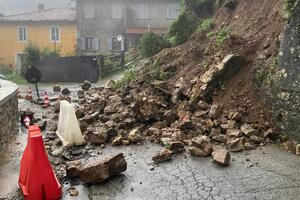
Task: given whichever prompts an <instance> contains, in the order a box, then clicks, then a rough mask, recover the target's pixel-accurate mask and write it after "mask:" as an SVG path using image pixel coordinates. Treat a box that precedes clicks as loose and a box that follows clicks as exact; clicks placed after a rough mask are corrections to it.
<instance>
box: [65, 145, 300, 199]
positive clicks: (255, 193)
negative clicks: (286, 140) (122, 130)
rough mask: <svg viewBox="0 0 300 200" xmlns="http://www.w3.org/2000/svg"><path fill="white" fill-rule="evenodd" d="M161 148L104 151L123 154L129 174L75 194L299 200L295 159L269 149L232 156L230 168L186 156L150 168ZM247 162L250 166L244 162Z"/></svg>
mask: <svg viewBox="0 0 300 200" xmlns="http://www.w3.org/2000/svg"><path fill="white" fill-rule="evenodd" d="M159 150H161V147H160V146H158V145H153V144H148V143H147V144H145V145H142V146H129V147H117V148H116V147H107V148H105V149H104V150H103V155H109V154H113V153H119V152H122V153H124V155H125V157H126V160H127V162H128V170H127V172H126V173H124V174H123V175H120V176H118V177H115V178H113V179H111V180H109V181H108V182H106V183H104V184H99V185H93V186H91V187H89V189H85V190H82V186H80V187H81V189H80V187H79V188H78V190H79V192H80V193H81V195H83V196H84V197H89V198H81V197H78V198H65V199H78V200H79V199H83V200H85V199H91V200H125V199H126V200H150V199H159V200H160V199H162V200H188V199H199V200H200V199H208V200H225V199H226V200H227V199H228V200H241V199H246V200H248V199H249V200H256V199H257V200H275V199H276V200H277V199H278V200H299V199H300V159H299V157H298V156H295V155H291V154H289V153H286V152H283V151H281V150H280V149H277V148H276V147H274V146H272V145H270V146H266V147H261V148H259V149H257V150H253V151H249V152H243V153H236V154H232V158H233V160H232V162H231V164H230V166H229V167H227V168H224V167H219V166H217V165H215V164H213V163H212V162H211V159H210V158H195V157H191V156H190V155H189V154H188V153H184V154H181V155H177V156H176V157H175V158H174V159H173V160H172V161H170V162H167V163H162V164H159V165H154V170H150V168H151V158H152V156H153V155H154V154H155V152H157V151H159ZM246 159H249V160H250V161H246Z"/></svg>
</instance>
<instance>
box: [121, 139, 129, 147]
mask: <svg viewBox="0 0 300 200" xmlns="http://www.w3.org/2000/svg"><path fill="white" fill-rule="evenodd" d="M122 144H123V145H126V146H127V145H130V141H129V140H122Z"/></svg>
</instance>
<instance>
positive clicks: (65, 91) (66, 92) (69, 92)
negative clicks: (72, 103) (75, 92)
mask: <svg viewBox="0 0 300 200" xmlns="http://www.w3.org/2000/svg"><path fill="white" fill-rule="evenodd" d="M61 93H62V94H63V95H66V96H68V95H69V94H71V91H70V90H69V89H68V88H65V89H63V90H62V91H61Z"/></svg>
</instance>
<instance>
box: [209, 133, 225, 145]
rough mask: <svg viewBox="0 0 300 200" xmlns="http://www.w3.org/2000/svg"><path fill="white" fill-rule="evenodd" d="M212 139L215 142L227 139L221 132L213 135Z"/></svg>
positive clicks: (222, 141)
mask: <svg viewBox="0 0 300 200" xmlns="http://www.w3.org/2000/svg"><path fill="white" fill-rule="evenodd" d="M212 140H213V141H216V142H221V143H225V142H226V141H227V136H226V135H223V134H220V135H215V136H213V137H212Z"/></svg>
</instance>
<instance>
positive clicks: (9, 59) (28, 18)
mask: <svg viewBox="0 0 300 200" xmlns="http://www.w3.org/2000/svg"><path fill="white" fill-rule="evenodd" d="M29 43H32V44H33V45H36V46H37V47H39V48H40V49H41V50H42V49H45V48H47V49H50V50H54V51H57V52H59V53H60V55H61V56H68V55H73V54H74V53H75V50H76V48H77V47H76V44H77V30H76V10H75V9H72V8H52V9H44V7H43V5H39V10H38V11H36V12H30V13H24V14H20V15H12V16H2V17H0V64H2V65H4V66H8V67H10V68H12V69H14V70H16V71H17V72H20V71H21V68H22V62H23V61H24V59H23V58H24V53H23V52H24V49H25V47H26V46H27V45H28V44H29Z"/></svg>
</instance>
